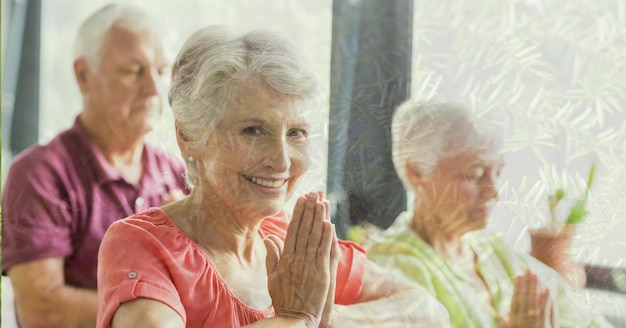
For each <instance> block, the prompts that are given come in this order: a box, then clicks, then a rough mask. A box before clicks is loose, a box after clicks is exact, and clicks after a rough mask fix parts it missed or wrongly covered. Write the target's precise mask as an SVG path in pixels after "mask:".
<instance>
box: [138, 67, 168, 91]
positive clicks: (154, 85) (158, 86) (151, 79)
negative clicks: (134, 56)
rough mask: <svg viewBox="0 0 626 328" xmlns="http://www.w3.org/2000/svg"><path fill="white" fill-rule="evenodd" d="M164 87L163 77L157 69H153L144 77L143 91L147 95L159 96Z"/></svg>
mask: <svg viewBox="0 0 626 328" xmlns="http://www.w3.org/2000/svg"><path fill="white" fill-rule="evenodd" d="M163 87H164V82H163V77H162V76H161V74H160V73H159V72H158V71H157V69H154V68H153V69H151V70H149V71H148V72H147V73H146V74H145V75H144V80H143V86H142V91H143V93H145V94H146V95H149V96H156V95H159V94H160V93H161V91H162V89H163Z"/></svg>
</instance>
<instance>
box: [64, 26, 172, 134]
mask: <svg viewBox="0 0 626 328" xmlns="http://www.w3.org/2000/svg"><path fill="white" fill-rule="evenodd" d="M78 61H79V63H77V66H75V67H77V76H78V80H79V85H80V87H81V91H82V93H83V95H84V96H85V101H86V105H85V111H86V112H88V115H86V116H87V117H88V119H89V120H91V123H96V124H97V125H98V126H102V125H106V126H107V127H108V134H110V135H111V136H112V137H113V136H115V137H118V138H121V139H124V140H126V139H128V140H132V139H133V138H138V137H141V136H143V135H144V134H145V133H147V132H149V131H151V130H152V129H154V127H155V125H156V123H157V121H158V119H159V118H160V117H161V113H162V110H163V103H162V99H161V94H160V92H161V90H162V88H163V83H164V78H163V77H162V75H163V68H164V66H165V63H164V62H163V56H162V49H161V47H160V45H159V44H158V42H157V41H156V40H155V38H154V36H153V35H152V34H151V33H150V32H148V31H143V32H134V31H130V30H128V29H125V28H122V27H116V26H114V27H112V28H111V29H110V30H109V32H108V33H107V35H106V37H105V40H104V42H103V44H102V49H101V52H100V66H99V69H98V70H97V71H93V70H91V69H90V67H89V66H88V65H87V63H86V61H85V59H79V60H78Z"/></svg>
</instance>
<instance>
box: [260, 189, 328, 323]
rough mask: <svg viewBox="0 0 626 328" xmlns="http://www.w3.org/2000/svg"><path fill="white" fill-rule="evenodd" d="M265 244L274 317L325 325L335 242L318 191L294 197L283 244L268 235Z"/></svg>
mask: <svg viewBox="0 0 626 328" xmlns="http://www.w3.org/2000/svg"><path fill="white" fill-rule="evenodd" d="M265 246H266V248H267V259H266V267H267V275H268V285H269V293H270V296H271V298H272V303H273V306H274V312H275V314H276V316H281V317H284V318H288V319H293V320H294V321H303V322H305V323H306V325H307V327H328V326H329V325H330V316H331V311H332V307H333V304H334V299H335V282H336V276H337V265H338V263H339V244H338V241H337V235H336V233H335V227H334V225H333V224H332V223H331V222H330V205H329V203H328V201H327V200H325V199H324V194H323V193H322V192H316V193H309V194H307V195H306V196H302V197H299V198H298V200H297V202H296V205H295V207H294V210H293V216H292V218H291V222H290V224H289V228H288V230H287V236H286V239H285V243H284V245H283V242H282V241H281V240H280V239H279V238H278V237H277V236H273V235H270V236H268V237H267V238H266V239H265Z"/></svg>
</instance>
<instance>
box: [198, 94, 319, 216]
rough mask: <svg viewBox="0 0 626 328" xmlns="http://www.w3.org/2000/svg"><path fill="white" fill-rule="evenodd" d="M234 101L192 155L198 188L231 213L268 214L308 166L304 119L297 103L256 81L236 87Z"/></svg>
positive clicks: (275, 210)
mask: <svg viewBox="0 0 626 328" xmlns="http://www.w3.org/2000/svg"><path fill="white" fill-rule="evenodd" d="M234 99H235V101H232V102H230V103H229V104H227V110H226V112H225V114H224V116H223V117H222V119H221V120H220V121H219V122H218V124H217V126H216V129H215V131H214V132H213V133H212V135H211V136H210V137H209V141H208V145H207V147H206V148H205V149H202V150H200V154H195V155H193V156H194V158H196V159H197V165H198V169H199V170H198V171H199V176H200V178H199V186H198V187H199V188H200V189H202V190H206V192H208V193H212V194H214V195H216V196H217V197H219V199H220V200H221V202H223V203H224V204H225V205H226V206H227V207H229V208H230V209H231V210H233V211H235V212H237V213H244V215H252V216H260V217H266V216H270V215H274V214H276V213H278V212H279V211H280V210H281V209H282V207H283V205H284V204H285V202H286V201H287V200H288V199H289V197H290V196H291V195H292V194H293V192H294V189H295V187H296V185H297V183H298V181H299V180H300V178H301V177H302V175H303V174H304V173H305V172H306V171H307V170H308V168H309V165H310V158H309V143H308V136H307V133H308V130H309V125H308V121H307V120H306V118H305V113H304V110H303V109H302V108H301V107H299V106H298V105H300V104H301V101H299V100H298V99H296V98H293V97H286V96H285V95H283V94H280V93H278V92H276V91H275V90H273V89H271V88H269V87H267V86H265V85H263V84H261V83H255V84H253V85H248V86H242V87H240V88H239V89H238V92H236V96H235V97H234ZM198 155H199V156H198Z"/></svg>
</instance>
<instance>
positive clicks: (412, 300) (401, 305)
mask: <svg viewBox="0 0 626 328" xmlns="http://www.w3.org/2000/svg"><path fill="white" fill-rule="evenodd" d="M449 322H450V321H449V318H448V313H447V311H446V310H445V308H444V307H443V306H442V305H441V304H440V303H439V302H437V301H436V300H435V299H434V298H432V297H431V296H430V295H428V294H424V293H423V292H421V291H419V290H407V291H402V292H397V293H394V294H392V295H390V296H388V297H384V298H380V299H377V300H373V301H369V302H363V303H357V304H353V305H349V306H340V305H335V307H334V311H333V316H332V318H331V326H332V327H398V326H410V327H449V326H450V323H449Z"/></svg>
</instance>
